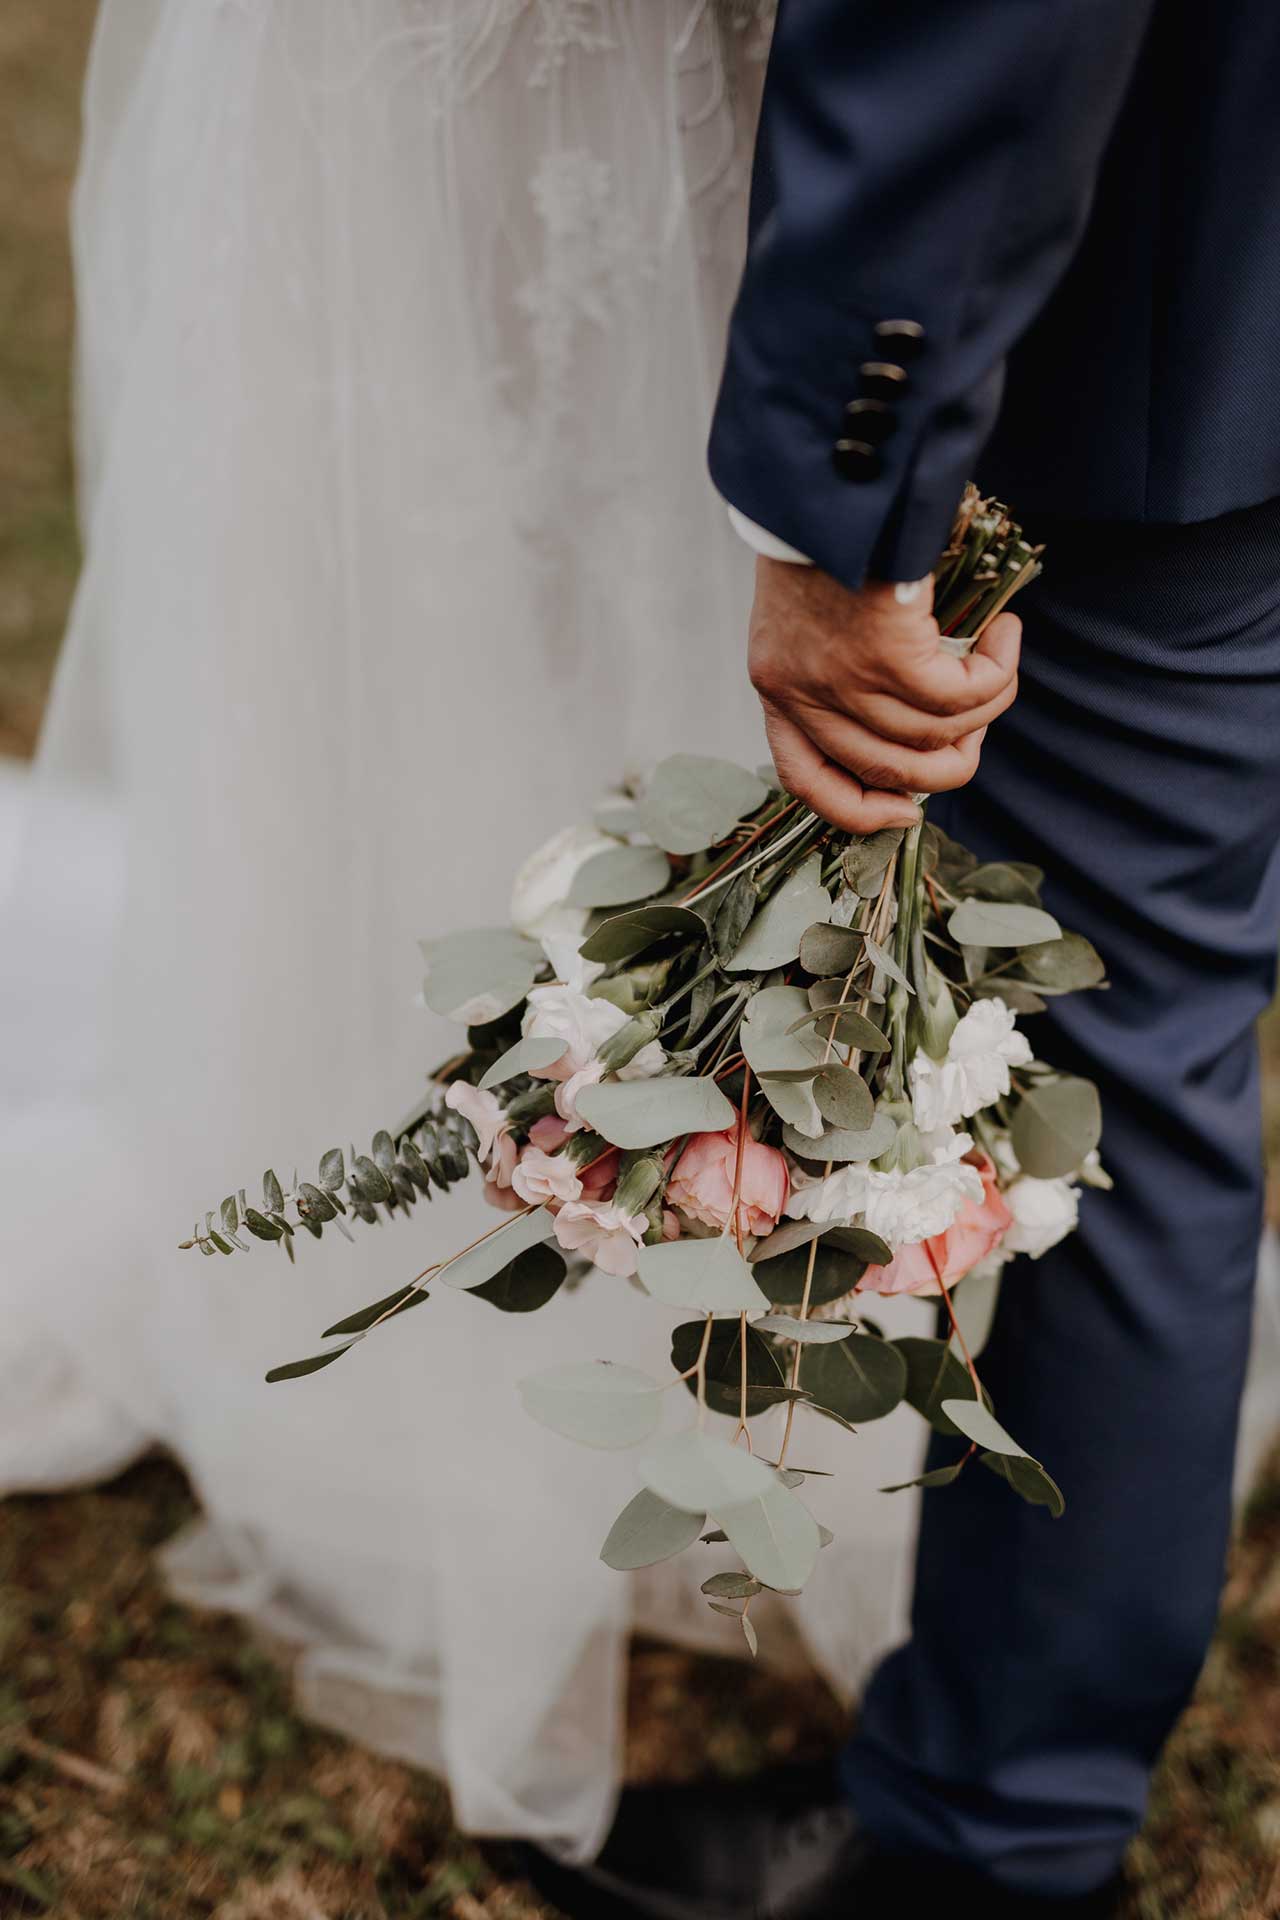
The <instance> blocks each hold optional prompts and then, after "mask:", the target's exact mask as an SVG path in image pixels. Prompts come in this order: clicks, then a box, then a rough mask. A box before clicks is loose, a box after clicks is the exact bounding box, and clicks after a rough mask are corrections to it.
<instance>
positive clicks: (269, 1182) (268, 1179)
mask: <svg viewBox="0 0 1280 1920" xmlns="http://www.w3.org/2000/svg"><path fill="white" fill-rule="evenodd" d="M283 1206H284V1190H283V1188H282V1187H281V1185H280V1182H279V1181H278V1180H277V1179H276V1176H275V1174H274V1173H272V1172H271V1171H270V1170H269V1169H268V1171H267V1172H266V1173H264V1174H263V1176H262V1211H263V1212H264V1213H279V1212H280V1211H281V1210H282V1208H283Z"/></svg>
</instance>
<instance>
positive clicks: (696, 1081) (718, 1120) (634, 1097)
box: [577, 1074, 734, 1147]
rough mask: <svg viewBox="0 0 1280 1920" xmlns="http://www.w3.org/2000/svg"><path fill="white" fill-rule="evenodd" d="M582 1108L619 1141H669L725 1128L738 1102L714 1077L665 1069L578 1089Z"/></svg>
mask: <svg viewBox="0 0 1280 1920" xmlns="http://www.w3.org/2000/svg"><path fill="white" fill-rule="evenodd" d="M577 1106H578V1112H579V1113H580V1114H581V1116H582V1118H583V1119H584V1120H585V1121H586V1122H587V1125H588V1126H590V1127H593V1128H594V1129H595V1131H596V1132H597V1133H599V1134H602V1135H603V1137H604V1138H605V1139H606V1140H607V1141H608V1142H609V1144H610V1145H611V1146H614V1147H657V1146H665V1145H666V1143H667V1142H668V1141H669V1140H676V1139H678V1138H679V1137H680V1135H681V1134H684V1133H723V1132H724V1131H725V1130H726V1129H727V1128H729V1127H731V1126H732V1125H733V1119H734V1113H733V1108H732V1107H731V1106H730V1105H729V1102H728V1101H727V1100H726V1099H725V1097H724V1095H723V1094H722V1093H721V1091H720V1089H719V1087H718V1086H717V1085H716V1083H715V1081H714V1080H710V1079H703V1078H701V1077H699V1076H697V1075H685V1076H680V1075H675V1074H664V1075H661V1076H660V1077H659V1078H657V1079H654V1080H601V1081H600V1082H598V1084H597V1085H595V1086H593V1087H584V1088H583V1089H582V1091H581V1093H579V1095H578V1101H577Z"/></svg>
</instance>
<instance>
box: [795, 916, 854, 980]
mask: <svg viewBox="0 0 1280 1920" xmlns="http://www.w3.org/2000/svg"><path fill="white" fill-rule="evenodd" d="M862 953H863V935H862V934H861V933H860V932H858V931H857V930H856V929H854V928H853V927H835V926H832V925H831V923H830V922H829V921H823V920H819V921H817V922H816V923H815V924H814V925H813V926H811V927H806V928H805V930H804V933H803V935H802V936H801V939H800V965H801V966H802V967H803V968H804V970H805V972H806V973H813V974H817V975H819V976H821V975H823V974H841V975H847V974H849V973H851V972H852V970H853V968H854V967H856V966H857V964H858V962H859V961H860V960H861V958H862Z"/></svg>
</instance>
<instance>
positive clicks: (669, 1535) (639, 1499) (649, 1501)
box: [600, 1487, 705, 1573]
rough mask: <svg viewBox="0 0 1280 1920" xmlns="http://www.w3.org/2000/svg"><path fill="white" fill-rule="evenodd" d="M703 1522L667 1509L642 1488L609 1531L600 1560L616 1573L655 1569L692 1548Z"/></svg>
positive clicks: (697, 1515)
mask: <svg viewBox="0 0 1280 1920" xmlns="http://www.w3.org/2000/svg"><path fill="white" fill-rule="evenodd" d="M704 1518H705V1515H703V1514H700V1513H685V1512H684V1511H683V1510H682V1509H681V1508H679V1507H671V1506H668V1505H667V1502H666V1501H665V1500H659V1498H658V1496H657V1494H656V1493H650V1491H649V1489H648V1488H647V1487H642V1488H641V1490H640V1492H639V1493H638V1494H637V1495H636V1497H635V1499H634V1500H629V1501H628V1502H627V1504H626V1506H625V1507H624V1508H623V1509H622V1512H621V1513H620V1514H619V1515H618V1517H617V1519H616V1520H615V1521H614V1523H613V1525H612V1526H611V1527H610V1529H609V1534H608V1538H607V1539H606V1540H605V1543H604V1545H603V1546H602V1547H601V1549H600V1558H601V1559H602V1560H603V1561H604V1564H605V1565H606V1567H612V1568H613V1569H614V1570H615V1572H617V1573H632V1572H634V1571H635V1569H636V1568H637V1567H656V1566H657V1564H658V1562H659V1561H660V1560H670V1559H671V1558H672V1556H673V1555H674V1554H677V1553H683V1552H684V1550H685V1548H686V1547H691V1546H692V1545H693V1543H694V1541H695V1540H696V1539H697V1537H698V1535H699V1533H700V1532H701V1531H702V1523H703V1520H704Z"/></svg>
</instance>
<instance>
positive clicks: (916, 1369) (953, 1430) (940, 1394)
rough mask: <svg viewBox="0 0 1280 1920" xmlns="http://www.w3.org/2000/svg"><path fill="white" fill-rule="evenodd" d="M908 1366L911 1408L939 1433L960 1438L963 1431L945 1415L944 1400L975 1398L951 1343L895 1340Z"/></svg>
mask: <svg viewBox="0 0 1280 1920" xmlns="http://www.w3.org/2000/svg"><path fill="white" fill-rule="evenodd" d="M893 1345H894V1346H895V1347H896V1348H897V1349H898V1352H899V1353H900V1354H901V1355H902V1358H903V1360H904V1361H905V1362H906V1368H907V1390H906V1398H907V1403H908V1405H909V1406H912V1407H914V1408H915V1410H916V1412H917V1413H919V1414H923V1416H924V1418H925V1419H926V1420H927V1421H928V1422H929V1425H930V1426H931V1427H932V1428H933V1429H934V1431H935V1432H936V1433H945V1434H948V1435H957V1434H958V1433H959V1431H960V1429H959V1428H958V1427H957V1426H955V1425H954V1424H953V1422H952V1421H950V1420H949V1419H948V1418H947V1416H946V1414H945V1413H944V1412H943V1411H942V1403H943V1401H944V1400H955V1399H964V1398H966V1397H967V1398H969V1399H972V1398H973V1381H972V1380H971V1379H970V1378H969V1373H968V1369H967V1368H966V1367H965V1366H964V1364H963V1362H962V1361H961V1360H960V1359H959V1358H958V1356H957V1355H956V1354H955V1353H954V1352H953V1351H952V1348H951V1343H950V1341H948V1340H924V1339H920V1338H918V1337H917V1336H915V1335H908V1336H907V1337H905V1338H904V1339H901V1340H895V1341H894V1342H893Z"/></svg>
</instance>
